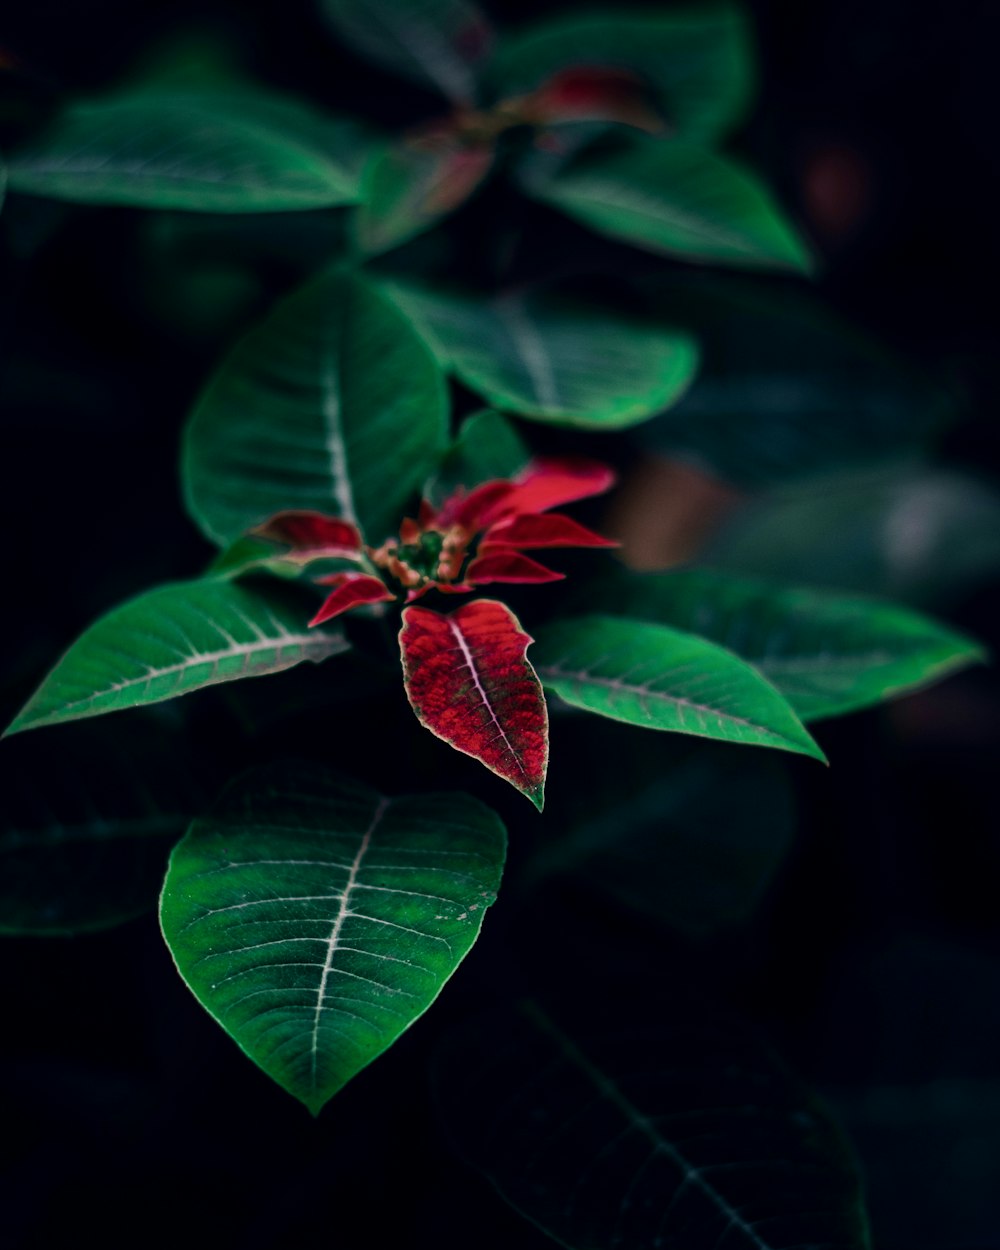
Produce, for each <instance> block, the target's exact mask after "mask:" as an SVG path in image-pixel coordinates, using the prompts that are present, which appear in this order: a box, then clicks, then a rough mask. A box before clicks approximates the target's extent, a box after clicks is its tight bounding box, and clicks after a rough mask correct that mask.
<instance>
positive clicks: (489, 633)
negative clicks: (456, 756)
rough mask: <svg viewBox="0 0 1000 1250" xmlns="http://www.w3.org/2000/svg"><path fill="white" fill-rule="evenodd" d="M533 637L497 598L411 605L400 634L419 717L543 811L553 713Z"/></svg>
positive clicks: (408, 689) (410, 691)
mask: <svg viewBox="0 0 1000 1250" xmlns="http://www.w3.org/2000/svg"><path fill="white" fill-rule="evenodd" d="M530 642H531V639H530V638H529V637H528V635H527V634H526V633H524V631H523V630H522V629H521V627H520V625H519V623H518V620H517V618H516V617H515V616H514V614H513V613H512V612H511V611H510V609H509V608H508V607H506V606H505V605H504V604H502V603H498V602H496V601H495V600H492V599H477V600H475V601H474V602H472V603H467V604H464V605H463V606H462V607H461V608H458V609H457V610H456V611H454V612H451V613H449V614H448V615H447V616H445V615H443V614H441V613H439V612H432V611H430V610H429V609H427V608H417V607H410V608H406V609H405V610H404V612H403V628H402V630H401V631H400V635H399V645H400V650H401V652H402V657H403V678H404V681H405V684H406V694H407V698H408V699H409V700H410V705H411V706H412V708H413V710H414V712H416V714H417V718H418V719H419V721H420V723H421V724H422V725H424V726H425V727H426V728H427V729H429V730H430V731H431V733H433V734H435V735H436V736H437V737H439V738H442V739H444V741H445V742H447V743H449V745H451V746H453V747H454V748H455V749H456V750H458V751H462V752H464V754H466V755H471V756H472V757H473V758H474V759H477V760H479V761H481V762H482V763H483V764H485V765H486V767H487V768H489V769H490V770H491V771H492V772H495V773H496V774H497V776H499V777H503V779H504V780H505V781H509V782H510V784H511V785H512V786H515V787H516V788H517V789H518V790H520V791H521V793H522V794H524V795H526V796H527V797H528V798H529V799H530V800H531V801H532V803H534V805H535V806H536V807H537V808H538V809H539V811H541V809H542V804H543V802H544V787H545V769H546V765H547V762H548V713H547V710H546V707H545V696H544V695H543V694H542V688H541V686H540V685H539V682H538V678H537V677H536V676H535V671H534V669H533V668H532V667H531V665H530V663H529V662H528V661H527V659H526V658H525V651H526V650H527V647H528V644H529V643H530Z"/></svg>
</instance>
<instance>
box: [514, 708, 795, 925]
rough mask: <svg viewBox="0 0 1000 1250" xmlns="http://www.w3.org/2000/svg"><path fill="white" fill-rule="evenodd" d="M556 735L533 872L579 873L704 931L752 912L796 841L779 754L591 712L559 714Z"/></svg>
mask: <svg viewBox="0 0 1000 1250" xmlns="http://www.w3.org/2000/svg"><path fill="white" fill-rule="evenodd" d="M556 738H557V750H556V752H555V755H554V757H553V762H552V767H551V769H550V772H549V782H548V786H547V802H546V813H545V814H546V821H547V825H546V829H547V830H548V833H547V834H546V837H545V840H544V841H543V842H541V843H540V845H539V847H538V849H537V851H536V852H535V855H534V857H533V860H532V861H531V864H530V866H529V872H530V873H531V874H532V877H533V879H534V880H540V879H543V878H545V877H548V876H550V875H551V874H553V873H572V874H574V875H577V876H580V877H582V878H583V879H584V880H585V881H587V883H588V884H589V885H590V886H591V887H592V888H593V889H595V890H597V891H599V892H601V893H604V894H610V895H612V896H613V897H614V898H616V899H618V900H619V901H620V902H622V903H623V904H624V905H625V906H626V907H629V908H633V909H635V910H637V911H640V912H642V913H643V914H644V915H647V916H650V917H653V918H655V919H656V920H658V921H659V922H661V923H663V924H666V925H669V926H670V927H671V928H674V929H677V930H679V931H680V932H682V933H684V934H685V935H686V936H688V937H691V938H696V939H697V938H703V937H706V936H707V935H709V934H711V933H713V932H715V931H716V930H718V929H720V928H722V927H725V926H727V925H732V924H735V923H737V922H739V921H741V920H744V919H745V918H746V917H747V916H748V915H749V914H750V913H751V912H752V911H753V909H754V907H755V906H756V905H757V904H758V902H759V900H760V898H761V895H762V894H763V893H764V891H765V890H766V888H767V886H768V885H769V883H770V881H771V879H772V878H773V876H774V874H775V872H776V871H777V869H778V867H779V865H780V864H781V862H782V860H783V858H784V856H785V854H786V853H787V851H788V849H789V846H790V844H791V838H792V829H793V817H794V811H793V803H792V793H791V787H790V785H789V782H788V777H787V774H786V771H785V768H784V764H783V761H782V759H781V757H780V756H778V755H774V754H768V755H763V754H758V753H756V752H751V751H739V750H737V749H736V748H735V747H732V746H728V745H723V744H714V743H709V742H698V743H697V744H692V743H691V742H690V741H689V740H687V739H683V738H680V737H677V738H669V739H666V740H665V739H663V738H661V737H659V736H658V735H656V736H654V735H651V734H642V733H639V732H637V731H636V730H635V729H634V728H632V727H631V726H628V725H613V724H607V723H599V722H597V721H595V720H593V719H592V718H590V717H566V718H564V719H562V720H561V721H560V722H559V723H558V727H557V733H556ZM609 758H610V759H613V760H614V761H615V767H614V769H613V770H610V771H609V770H608V768H607V761H608V759H609ZM581 777H586V778H587V784H586V785H581V784H580V778H581ZM720 778H725V784H720Z"/></svg>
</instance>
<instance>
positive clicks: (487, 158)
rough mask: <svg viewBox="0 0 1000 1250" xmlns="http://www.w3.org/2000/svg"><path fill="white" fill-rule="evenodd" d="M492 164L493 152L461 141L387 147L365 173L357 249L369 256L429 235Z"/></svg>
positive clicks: (356, 227) (358, 210) (358, 214)
mask: <svg viewBox="0 0 1000 1250" xmlns="http://www.w3.org/2000/svg"><path fill="white" fill-rule="evenodd" d="M492 165H493V151H492V148H490V147H476V146H473V145H467V144H463V143H462V142H461V141H460V140H458V139H455V140H448V139H445V138H440V139H436V140H431V139H428V140H426V141H425V143H424V144H419V143H417V142H414V141H411V142H403V143H397V144H394V145H392V146H390V147H387V148H386V149H385V150H384V151H382V152H380V153H379V154H378V155H377V156H375V157H374V158H373V159H372V161H371V162H370V164H369V165H368V167H367V169H366V171H365V177H364V182H363V185H362V190H361V199H362V202H361V204H360V205H359V206H358V208H357V212H356V214H355V219H354V229H355V237H356V239H357V242H358V246H359V247H360V248H361V250H362V252H364V253H365V254H366V255H369V256H370V255H374V254H376V253H378V252H385V251H388V249H389V248H393V247H398V246H399V244H401V243H405V242H406V241H407V240H408V239H412V238H414V236H416V235H418V234H422V233H423V232H424V231H425V230H429V229H430V227H431V226H433V225H434V224H435V223H436V222H437V221H439V220H440V219H441V218H442V217H444V216H446V215H447V214H448V213H451V212H453V211H454V210H455V209H456V208H458V207H459V206H460V205H461V204H463V203H464V202H465V201H466V200H467V199H468V198H469V196H470V195H472V194H473V192H474V191H475V190H476V189H477V187H478V186H479V184H480V183H481V182H482V181H483V179H484V178H485V177H486V176H487V174H488V173H489V171H490V168H491V166H492Z"/></svg>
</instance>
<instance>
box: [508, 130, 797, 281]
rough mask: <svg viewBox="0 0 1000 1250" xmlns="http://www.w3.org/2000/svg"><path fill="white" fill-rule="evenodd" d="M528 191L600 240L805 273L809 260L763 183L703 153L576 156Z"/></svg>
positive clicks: (645, 148) (682, 149)
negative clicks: (596, 233)
mask: <svg viewBox="0 0 1000 1250" xmlns="http://www.w3.org/2000/svg"><path fill="white" fill-rule="evenodd" d="M526 186H527V189H528V190H529V191H530V193H531V194H532V195H533V196H535V197H536V198H537V199H540V200H543V201H545V202H546V203H549V204H553V205H555V207H557V208H560V209H562V211H563V212H565V213H568V214H569V215H570V216H571V217H575V218H576V219H577V220H578V221H582V222H583V223H584V225H587V226H590V227H591V228H592V229H594V230H598V231H600V232H601V233H602V234H608V235H610V236H611V237H612V238H615V239H621V240H623V241H624V242H626V243H631V244H633V245H634V246H636V247H641V248H645V249H646V250H648V251H651V252H662V253H664V254H665V255H668V256H676V257H680V258H681V259H682V260H690V261H702V262H708V263H711V264H723V265H735V266H738V267H750V268H764V269H789V270H793V271H795V272H799V273H807V272H809V270H810V268H811V259H810V256H809V252H808V250H807V248H806V247H805V245H804V244H803V242H802V240H801V239H800V238H799V236H798V235H797V234H796V232H795V230H794V229H793V227H792V226H791V225H790V223H789V222H788V221H787V220H786V218H785V217H784V214H783V213H782V210H781V209H780V208H779V207H778V205H777V204H776V203H775V201H774V199H773V197H772V196H771V194H770V192H769V191H768V190H767V189H766V187H765V186H764V184H763V183H762V182H760V181H759V179H758V178H757V177H756V176H755V175H754V174H752V173H750V172H749V171H748V170H745V169H743V168H741V167H740V166H739V165H737V164H735V163H734V162H733V161H731V160H729V159H728V158H727V157H723V156H718V155H716V154H715V153H714V152H710V151H709V150H708V149H707V148H699V147H695V146H692V145H690V144H686V143H680V142H674V141H672V140H663V139H657V138H646V139H641V140H640V139H635V140H633V141H632V142H631V143H629V144H628V145H627V146H625V147H623V148H619V149H617V150H615V151H611V152H599V153H598V152H591V153H586V152H585V153H584V154H583V155H582V156H581V157H579V158H578V159H577V160H574V161H571V162H570V163H569V164H568V165H566V166H564V167H563V168H562V169H560V170H559V172H557V173H556V174H555V175H554V176H553V177H551V178H548V177H532V178H530V179H529V180H528V181H527V182H526Z"/></svg>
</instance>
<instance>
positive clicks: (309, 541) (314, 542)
mask: <svg viewBox="0 0 1000 1250" xmlns="http://www.w3.org/2000/svg"><path fill="white" fill-rule="evenodd" d="M251 533H252V534H254V535H256V536H258V537H260V538H266V539H268V540H269V541H270V542H275V543H281V544H282V545H283V546H285V547H288V548H289V550H288V551H286V552H283V553H282V555H283V557H284V559H286V560H295V561H300V562H302V563H303V564H304V563H306V562H307V561H309V560H319V559H345V560H356V559H357V558H358V557H359V556H360V555H361V534H360V533H359V532H358V528H357V526H356V525H352V524H351V523H350V522H349V521H342V520H341V519H340V518H339V517H333V516H325V515H324V514H323V513H322V512H307V511H294V512H279V513H278V514H277V515H276V516H273V517H271V519H270V520H269V521H265V522H264V524H263V525H258V526H257V527H256V528H255V529H253V530H251Z"/></svg>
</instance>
